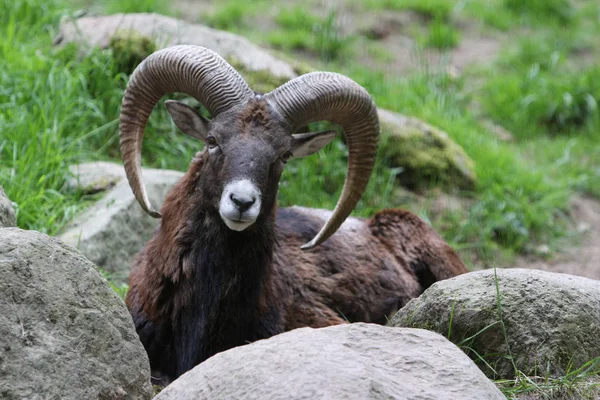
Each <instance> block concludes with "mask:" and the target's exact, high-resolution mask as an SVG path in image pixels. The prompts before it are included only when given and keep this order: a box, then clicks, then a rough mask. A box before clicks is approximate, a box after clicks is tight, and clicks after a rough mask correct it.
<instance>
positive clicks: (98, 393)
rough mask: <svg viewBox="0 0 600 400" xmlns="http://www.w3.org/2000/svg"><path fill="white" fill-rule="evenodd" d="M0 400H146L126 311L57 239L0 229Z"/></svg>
mask: <svg viewBox="0 0 600 400" xmlns="http://www.w3.org/2000/svg"><path fill="white" fill-rule="evenodd" d="M0 276H2V279H0V349H1V350H0V397H1V398H3V399H37V398H39V399H148V398H151V397H152V394H153V391H152V386H151V384H150V366H149V363H148V358H147V356H146V352H145V350H144V348H143V346H142V344H141V343H140V341H139V338H138V336H137V334H136V332H135V328H134V326H133V322H132V320H131V316H130V315H129V312H128V311H127V308H126V307H125V304H123V302H122V301H121V299H119V297H118V296H117V295H116V294H115V293H114V292H113V291H112V289H111V288H110V286H109V284H108V283H107V282H106V280H104V279H103V278H102V277H101V276H100V274H99V273H98V271H97V270H96V269H95V268H94V266H93V265H92V263H90V262H89V261H88V260H86V259H85V258H84V257H83V256H82V255H81V253H79V252H78V251H77V250H75V249H73V248H71V247H69V246H67V245H65V244H64V243H62V242H61V241H60V240H58V239H56V238H50V237H48V236H46V235H44V234H41V233H39V232H34V231H23V230H20V229H18V228H7V229H0Z"/></svg>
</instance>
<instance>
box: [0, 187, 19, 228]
mask: <svg viewBox="0 0 600 400" xmlns="http://www.w3.org/2000/svg"><path fill="white" fill-rule="evenodd" d="M11 226H17V218H16V217H15V209H14V207H13V204H12V202H11V201H10V200H9V198H8V197H6V193H4V189H2V186H0V228H8V227H11Z"/></svg>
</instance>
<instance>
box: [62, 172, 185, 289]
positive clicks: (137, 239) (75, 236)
mask: <svg viewBox="0 0 600 400" xmlns="http://www.w3.org/2000/svg"><path fill="white" fill-rule="evenodd" d="M71 172H72V173H73V174H74V178H73V179H72V180H71V182H70V185H72V186H75V187H78V188H79V189H80V190H82V191H84V192H91V193H93V192H100V191H103V190H107V192H106V194H105V195H104V196H103V197H102V198H101V199H100V200H99V201H98V202H96V203H95V204H94V205H93V206H91V207H90V208H88V209H87V210H85V211H84V212H83V213H81V214H80V215H78V216H77V217H76V218H75V219H74V220H73V221H71V223H69V225H68V226H67V227H66V228H65V230H64V231H63V233H62V234H61V235H60V238H61V239H62V240H63V241H64V242H66V243H67V244H70V245H72V246H74V247H77V248H78V249H79V250H81V252H82V253H83V254H84V255H85V256H86V257H87V258H88V259H89V260H90V261H92V262H93V263H94V264H96V265H97V266H98V267H100V268H102V270H104V271H105V272H107V273H109V274H110V275H111V279H112V280H114V281H120V282H126V281H127V278H128V276H129V268H130V266H131V263H132V261H133V259H134V258H135V255H136V254H137V253H138V252H139V251H140V250H141V249H142V248H143V247H144V245H145V244H146V242H147V241H148V240H149V239H150V238H151V237H152V234H153V232H154V231H155V230H156V228H157V227H158V224H159V223H160V220H157V219H155V218H152V217H150V216H149V215H148V214H146V213H145V212H144V211H143V210H142V208H141V207H140V205H139V204H138V202H137V201H136V200H135V197H134V196H133V193H132V191H131V188H130V187H129V184H128V183H127V179H126V178H125V173H124V172H123V166H122V165H119V164H114V163H108V162H93V163H86V164H80V165H77V166H73V167H71ZM143 175H144V184H145V185H146V189H147V191H148V198H149V199H150V203H151V204H152V205H153V206H155V207H157V208H160V206H161V205H162V203H163V201H164V198H165V196H166V194H167V192H168V191H169V190H170V189H171V187H172V186H173V185H174V184H175V183H176V182H177V181H178V180H179V179H180V178H181V177H182V176H183V173H182V172H179V171H171V170H159V169H151V168H144V170H143Z"/></svg>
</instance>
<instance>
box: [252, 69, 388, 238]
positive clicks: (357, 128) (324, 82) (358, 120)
mask: <svg viewBox="0 0 600 400" xmlns="http://www.w3.org/2000/svg"><path fill="white" fill-rule="evenodd" d="M264 98H265V100H267V101H268V102H269V103H270V105H271V107H272V108H273V109H274V110H275V111H276V112H277V113H279V114H280V116H281V117H282V118H283V119H284V120H285V121H287V122H288V123H289V124H290V125H291V126H292V129H296V128H299V127H301V126H304V125H306V124H308V123H310V122H315V121H324V120H327V121H331V122H335V123H337V124H339V125H341V127H342V129H343V131H344V136H345V137H346V143H347V146H348V173H347V175H346V181H345V182H344V188H343V189H342V194H341V195H340V198H339V200H338V202H337V205H336V206H335V210H334V211H333V214H332V215H331V217H330V218H329V220H328V221H327V222H326V223H325V225H324V226H323V228H321V231H320V232H319V233H318V234H317V236H315V237H314V238H313V239H312V240H311V241H310V242H308V243H306V244H305V245H304V246H302V249H303V250H309V249H312V248H313V247H315V246H318V245H319V244H321V243H322V242H323V241H325V240H327V238H329V237H330V236H331V235H333V234H334V233H335V231H336V230H337V229H338V228H339V227H340V225H341V224H342V223H343V222H344V220H345V219H346V218H347V217H348V215H350V213H351V212H352V210H353V209H354V207H356V204H357V203H358V201H359V200H360V197H361V196H362V194H363V192H364V190H365V187H366V186H367V183H368V182H369V177H370V176H371V172H372V170H373V166H374V164H375V157H376V155H377V144H378V141H379V118H378V116H377V108H376V107H375V104H374V103H373V100H371V96H369V93H367V91H366V90H365V89H364V88H363V87H362V86H360V85H359V84H357V83H356V82H354V81H353V80H352V79H350V78H347V77H345V76H343V75H340V74H336V73H332V72H312V73H309V74H306V75H302V76H300V77H298V78H295V79H293V80H291V81H289V82H287V83H286V84H284V85H282V86H280V87H278V88H277V89H275V90H273V91H272V92H270V93H268V94H267V95H265V97H264Z"/></svg>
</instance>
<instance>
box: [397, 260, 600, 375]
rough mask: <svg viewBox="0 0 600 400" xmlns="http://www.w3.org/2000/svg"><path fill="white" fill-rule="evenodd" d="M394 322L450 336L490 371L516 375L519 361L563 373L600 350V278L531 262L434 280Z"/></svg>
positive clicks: (531, 369) (531, 368)
mask: <svg viewBox="0 0 600 400" xmlns="http://www.w3.org/2000/svg"><path fill="white" fill-rule="evenodd" d="M391 325H393V326H395V327H414V328H425V329H430V330H433V331H435V332H439V333H441V334H443V335H445V336H448V337H449V338H450V340H452V341H453V342H454V343H456V344H459V345H460V346H461V347H462V348H463V349H464V350H465V351H466V352H467V353H469V354H470V355H471V356H472V357H474V358H475V359H476V360H477V359H478V356H477V355H479V356H482V357H484V358H485V360H486V363H487V365H484V364H480V365H481V368H482V369H483V371H484V372H485V373H487V374H488V375H489V376H491V377H497V378H499V377H500V378H507V379H512V378H514V375H515V368H517V369H518V370H520V371H522V372H524V373H525V374H535V375H539V374H540V373H541V374H546V372H550V374H552V375H561V376H562V374H564V373H565V372H566V371H567V370H569V369H570V370H573V369H575V368H578V367H580V366H581V365H582V364H584V363H586V362H588V361H590V360H592V359H594V358H595V357H600V281H596V280H592V279H588V278H581V277H576V276H571V275H566V274H557V273H552V272H545V271H537V270H528V269H506V270H496V271H494V270H485V271H478V272H471V273H468V274H464V275H461V276H458V277H456V278H452V279H447V280H444V281H441V282H437V283H435V284H434V285H432V286H431V287H430V288H429V289H427V290H426V291H425V292H424V293H423V294H422V295H421V296H420V297H419V298H417V299H414V300H411V301H410V302H409V303H408V304H407V305H406V306H405V307H404V308H403V309H401V310H400V311H399V312H398V313H397V314H396V315H395V316H394V318H393V319H392V321H391ZM511 360H512V361H511ZM513 362H514V364H513Z"/></svg>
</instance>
